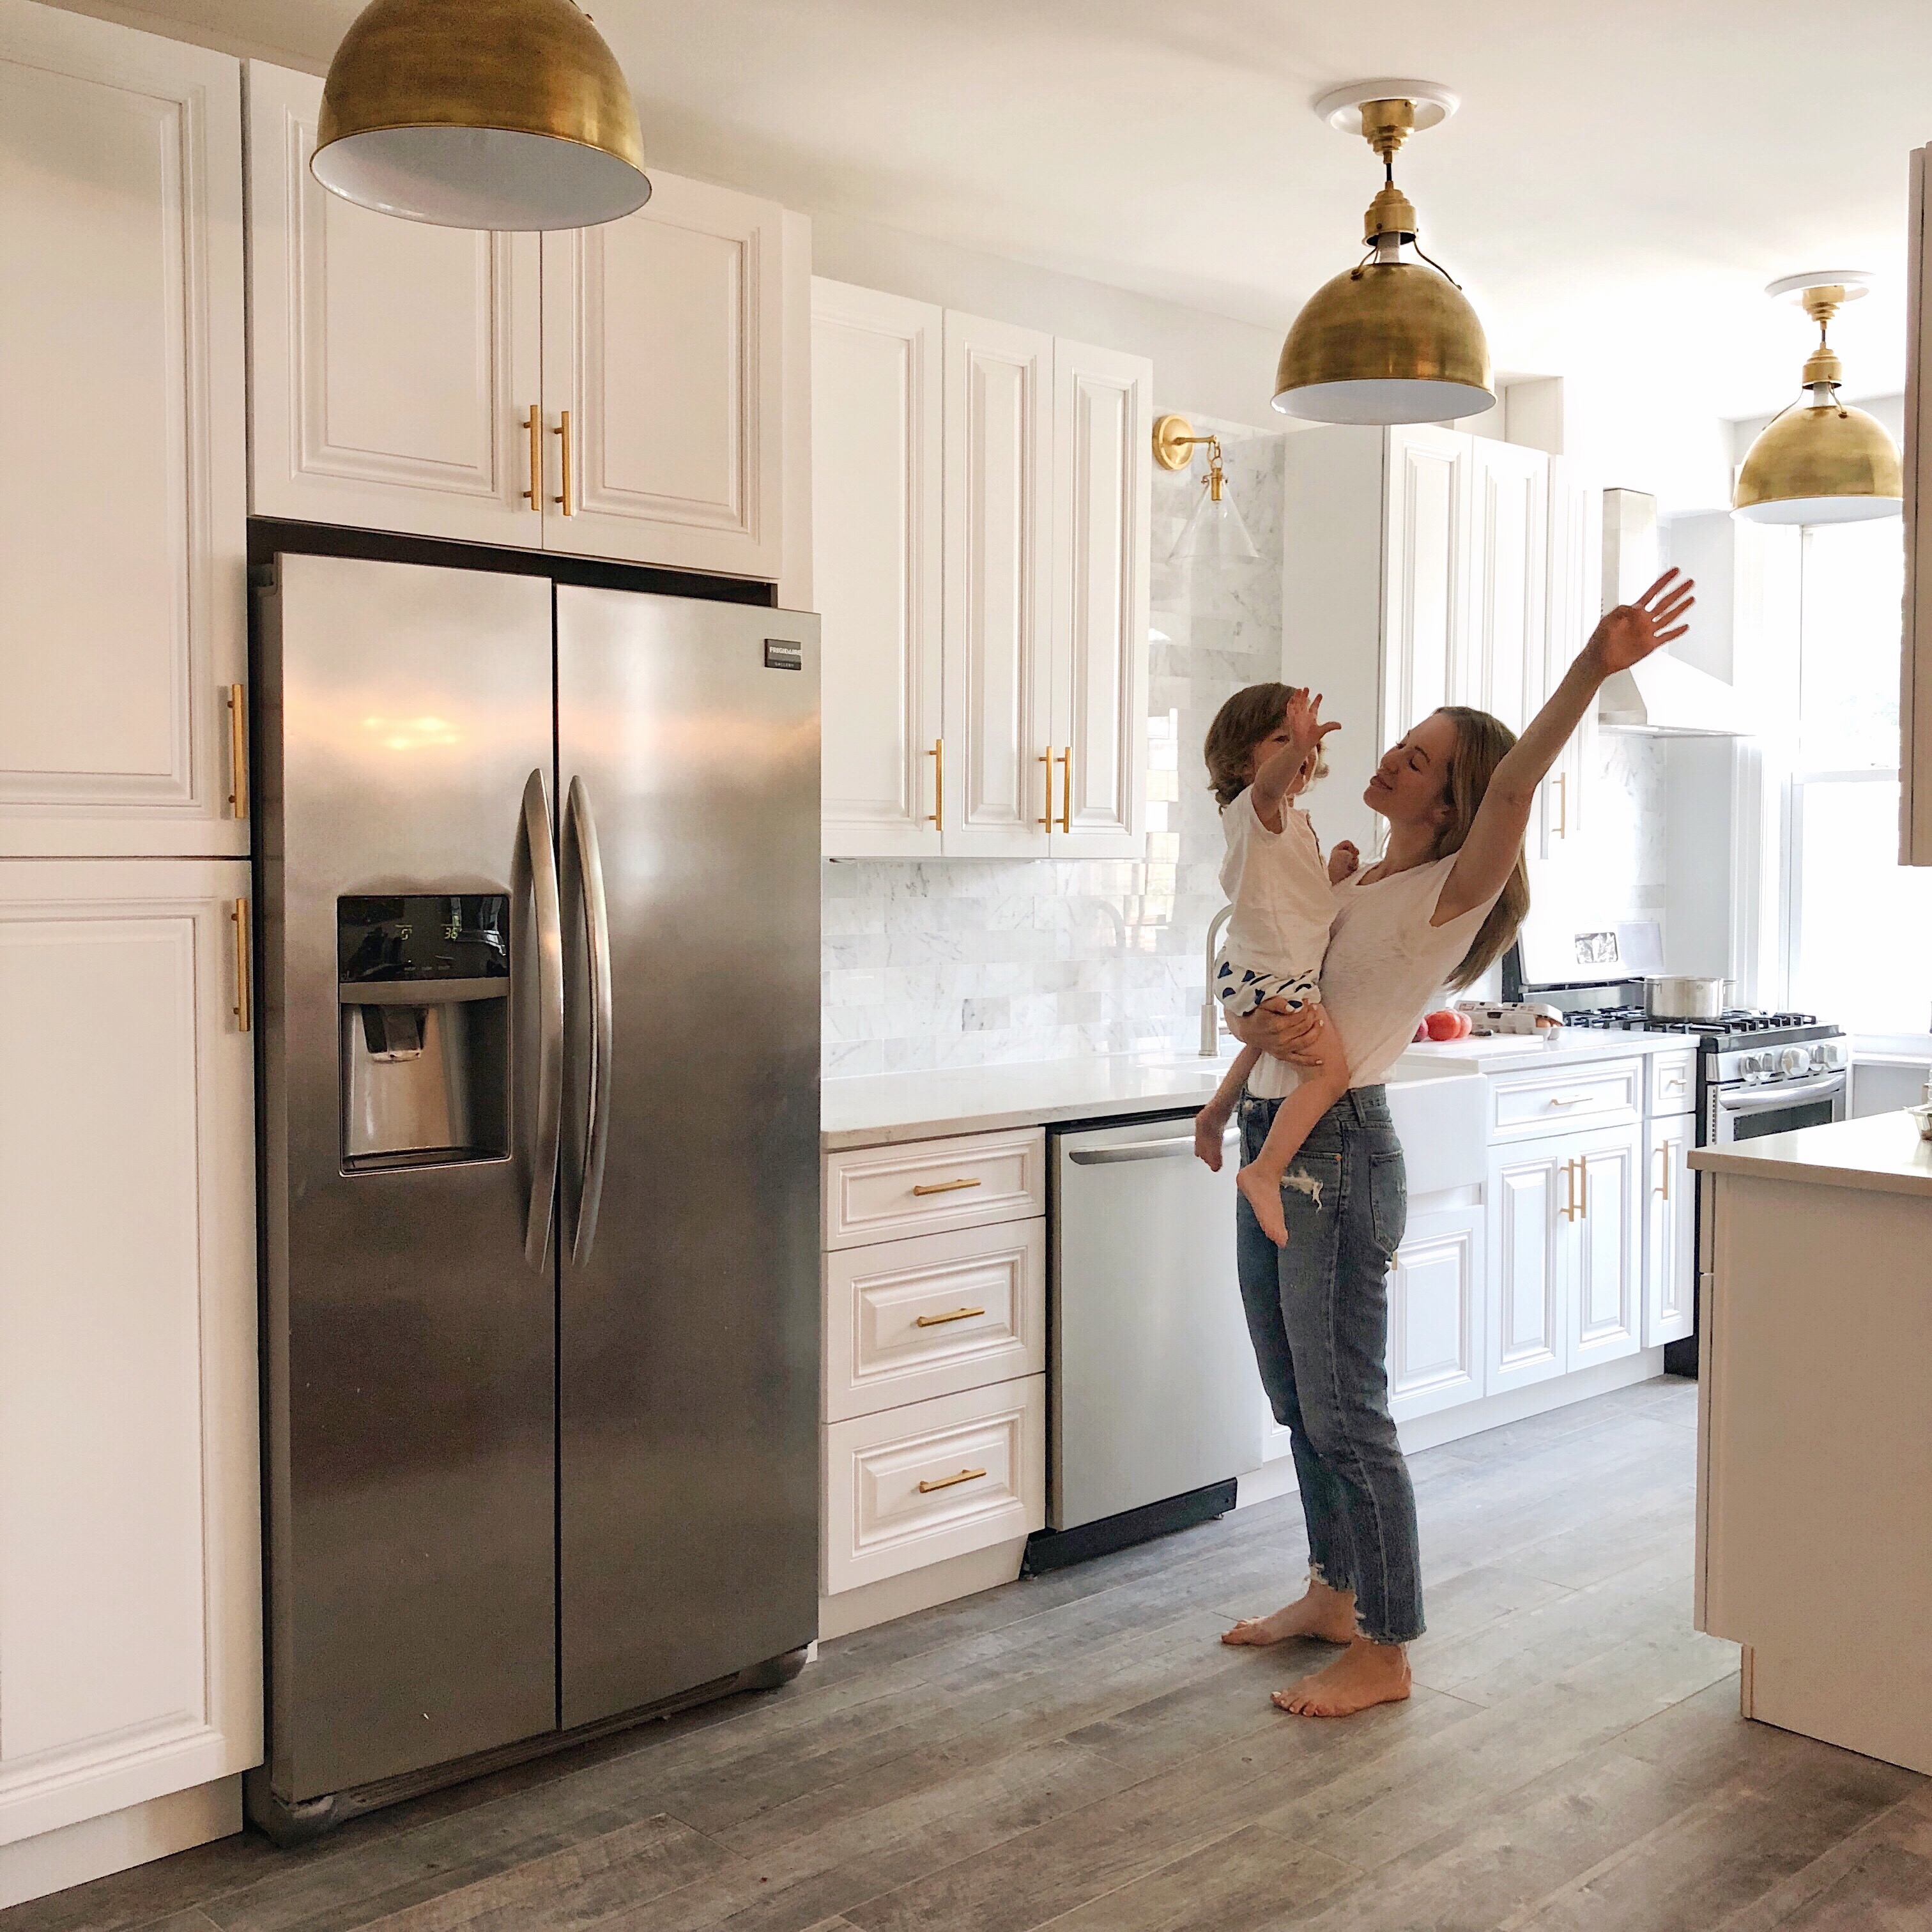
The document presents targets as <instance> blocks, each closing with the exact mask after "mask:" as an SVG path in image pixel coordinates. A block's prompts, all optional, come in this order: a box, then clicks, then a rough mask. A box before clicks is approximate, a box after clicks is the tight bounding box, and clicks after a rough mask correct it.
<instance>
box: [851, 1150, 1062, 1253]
mask: <svg viewBox="0 0 1932 1932" xmlns="http://www.w3.org/2000/svg"><path fill="white" fill-rule="evenodd" d="M1045 1213H1046V1134H1045V1133H1044V1132H1043V1130H1041V1129H1040V1128H1038V1127H1028V1128H1024V1129H1022V1130H1019V1131H1018V1132H1016V1133H1001V1134H962V1135H961V1136H959V1137H958V1138H957V1139H952V1140H944V1141H908V1142H906V1143H905V1144H904V1145H902V1146H900V1147H887V1148H851V1149H848V1150H847V1151H844V1152H841V1153H838V1154H827V1155H826V1157H825V1245H826V1247H828V1248H849V1247H856V1246H857V1245H858V1244H859V1243H861V1242H864V1241H895V1240H897V1239H898V1238H900V1237H901V1236H902V1235H936V1234H939V1233H941V1232H943V1231H944V1230H945V1229H948V1228H977V1227H983V1226H986V1224H988V1223H991V1222H995V1221H1024V1220H1027V1219H1028V1217H1030V1216H1032V1215H1035V1214H1045Z"/></svg>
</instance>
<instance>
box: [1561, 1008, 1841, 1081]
mask: <svg viewBox="0 0 1932 1932" xmlns="http://www.w3.org/2000/svg"><path fill="white" fill-rule="evenodd" d="M1564 1024H1565V1025H1566V1026H1571V1027H1576V1028H1581V1029H1583V1031H1595V1032H1622V1033H1641V1034H1649V1035H1652V1036H1653V1037H1654V1036H1657V1035H1660V1034H1671V1035H1674V1036H1679V1037H1688V1038H1691V1039H1694V1040H1696V1041H1697V1043H1698V1049H1699V1051H1698V1085H1699V1086H1700V1088H1701V1089H1709V1088H1712V1087H1730V1086H1748V1087H1763V1086H1769V1085H1777V1084H1778V1083H1780V1082H1787V1081H1804V1080H1809V1079H1814V1078H1816V1077H1817V1076H1819V1075H1820V1074H1823V1073H1835V1072H1837V1071H1839V1070H1842V1069H1843V1067H1846V1065H1847V1064H1849V1061H1850V1058H1851V1055H1850V1049H1849V1046H1848V1044H1847V1043H1846V1040H1845V1037H1844V1034H1843V1031H1842V1029H1841V1028H1838V1027H1835V1026H1833V1025H1830V1024H1829V1022H1824V1021H1821V1020H1820V1019H1819V1018H1818V1016H1817V1015H1816V1014H1815V1013H1764V1012H1761V1011H1757V1010H1753V1009H1751V1008H1747V1007H1733V1008H1730V1009H1729V1010H1727V1011H1726V1012H1724V1013H1720V1014H1718V1016H1716V1017H1715V1019H1701V1020H1689V1019H1682V1020H1680V1019H1652V1018H1651V1017H1650V1016H1649V1015H1648V1014H1646V1013H1645V1011H1644V1010H1643V1007H1640V1006H1616V1007H1582V1008H1580V1009H1578V1010H1574V1011H1573V1012H1571V1013H1566V1014H1565V1016H1564Z"/></svg>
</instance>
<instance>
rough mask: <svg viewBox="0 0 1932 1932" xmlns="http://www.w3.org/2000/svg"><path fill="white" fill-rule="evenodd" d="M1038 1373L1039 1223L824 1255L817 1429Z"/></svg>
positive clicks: (1042, 1327)
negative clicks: (821, 1403) (821, 1414)
mask: <svg viewBox="0 0 1932 1932" xmlns="http://www.w3.org/2000/svg"><path fill="white" fill-rule="evenodd" d="M1045 1367H1046V1223H1045V1222H1044V1221H1042V1220H1029V1221H1007V1222H1003V1223H1000V1224H999V1225H998V1226H993V1227H988V1228H963V1229H956V1230H955V1231H954V1232H952V1233H950V1234H944V1235H917V1236H915V1237H914V1238H913V1239H912V1240H910V1241H880V1242H878V1243H876V1244H874V1245H872V1246H871V1247H862V1248H844V1249H841V1250H838V1252H836V1253H832V1254H829V1255H827V1256H826V1257H825V1420H826V1421H828V1422H841V1421H844V1420H846V1419H847V1418H849V1417H851V1416H855V1415H871V1414H872V1413H873V1412H875V1411H876V1410H878V1409H895V1408H898V1407H899V1406H901V1405H902V1404H904V1403H911V1402H922V1401H924V1400H926V1398H928V1397H931V1396H938V1395H952V1394H956V1393H957V1392H958V1391H960V1390H962V1389H971V1388H982V1387H983V1386H984V1385H986V1384H987V1383H989V1382H1009V1381H1010V1380H1012V1379H1013V1377H1015V1376H1029V1375H1037V1374H1038V1373H1040V1371H1041V1370H1043V1369H1044V1368H1045Z"/></svg>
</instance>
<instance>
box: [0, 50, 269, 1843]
mask: <svg viewBox="0 0 1932 1932" xmlns="http://www.w3.org/2000/svg"><path fill="white" fill-rule="evenodd" d="M89 24H91V23H89ZM248 876H249V874H248V862H247V861H245V860H242V859H211V860H197V859H170V860H167V861H165V862H153V861H141V860H134V861H117V860H113V859H108V860H101V859H93V860H89V861H86V862H80V861H62V860H24V861H22V860H17V861H15V862H12V863H10V864H7V865H0V1069H4V1070H5V1085H6V1091H7V1094H8V1095H9V1097H10V1103H9V1105H8V1106H7V1107H6V1108H5V1109H4V1110H0V1256H5V1262H4V1264H0V1336H4V1337H5V1345H4V1346H0V1577H4V1578H5V1589H0V1851H4V1848H5V1847H7V1846H11V1845H13V1844H14V1843H17V1841H20V1840H22V1839H24V1838H32V1837H36V1836H37V1835H40V1834H41V1833H43V1832H52V1831H55V1830H57V1829H59V1828H61V1827H62V1826H68V1825H71V1824H74V1823H77V1822H78V1821H80V1820H83V1819H88V1818H95V1817H104V1816H105V1815H106V1814H110V1813H113V1812H117V1811H124V1810H125V1809H126V1808H127V1807H129V1806H130V1805H139V1804H141V1803H142V1802H145V1801H146V1800H148V1799H154V1798H159V1797H162V1796H166V1795H167V1794H169V1793H174V1792H179V1791H185V1790H190V1789H191V1788H192V1787H196V1786H198V1785H202V1784H207V1783H208V1782H209V1781H211V1780H213V1779H215V1778H223V1777H226V1776H227V1775H230V1774H232V1773H234V1772H239V1771H243V1770H245V1769H248V1767H249V1766H252V1765H254V1764H257V1763H260V1760H261V1755H262V1636H261V1632H262V1571H261V1547H260V1520H261V1488H260V1466H259V1461H258V1453H257V1413H258V1408H259V1403H260V1389H259V1384H258V1381H257V1373H258V1371H257V1360H256V1346H255V1185H254V1183H255V1160H254V1153H255V1142H254V1052H253V1043H252V1040H251V1037H250V1035H249V1034H248V1033H246V1032H245V1031H242V1025H241V1016H240V1014H239V1013H238V1012H237V1010H236V1009H237V1008H238V1007H241V1008H242V1009H243V1010H244V1011H245V1010H246V1006H247V1001H246V998H245V995H243V994H242V992H240V990H239V986H238V968H240V967H242V964H243V962H242V960H241V959H240V958H239V956H238V951H237V945H236V941H237V932H236V926H235V925H234V923H233V914H234V913H235V911H236V908H237V907H238V906H239V908H240V910H241V912H242V916H243V918H244V919H246V918H247V916H248V901H247V898H246V895H247V893H248ZM125 1842H126V1843H127V1845H128V1846H130V1848H131V1847H132V1846H134V1845H136V1843H138V1834H137V1833H136V1832H133V1831H132V1830H130V1835H128V1837H127V1839H126V1840H125ZM136 1855H138V1854H136ZM4 1864H5V1858H4V1856H0V1866H4Z"/></svg>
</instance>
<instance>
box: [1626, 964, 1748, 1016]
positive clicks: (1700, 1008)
mask: <svg viewBox="0 0 1932 1932" xmlns="http://www.w3.org/2000/svg"><path fill="white" fill-rule="evenodd" d="M1736 983H1737V982H1736V980H1727V979H1724V978H1721V977H1708V976H1706V975H1703V974H1695V973H1667V974H1660V975H1658V977H1655V978H1647V979H1646V980H1645V981H1644V983H1643V1010H1644V1014H1645V1016H1646V1018H1647V1019H1653V1020H1714V1019H1717V1017H1718V1016H1719V1015H1720V1014H1721V1013H1723V1012H1724V1010H1725V1009H1726V1007H1727V1004H1729V999H1730V991H1731V989H1732V988H1733V986H1736Z"/></svg>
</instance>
